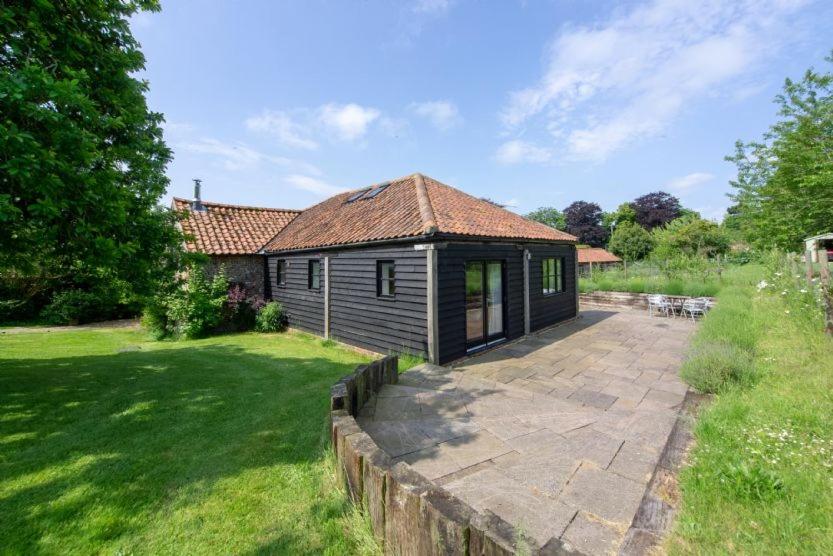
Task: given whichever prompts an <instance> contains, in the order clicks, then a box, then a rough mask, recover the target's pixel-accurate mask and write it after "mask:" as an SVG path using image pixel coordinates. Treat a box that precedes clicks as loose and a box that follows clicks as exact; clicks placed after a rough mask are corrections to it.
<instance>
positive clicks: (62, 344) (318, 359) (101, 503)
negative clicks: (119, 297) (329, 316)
mask: <svg viewBox="0 0 833 556" xmlns="http://www.w3.org/2000/svg"><path fill="white" fill-rule="evenodd" d="M365 360H367V358H366V357H364V356H362V355H358V354H356V353H355V352H352V351H349V350H346V349H342V348H340V347H334V346H331V345H324V344H323V343H322V342H321V340H319V339H316V338H313V337H311V336H307V335H303V334H298V333H287V334H282V335H277V334H237V335H229V336H221V337H216V338H210V339H206V340H199V341H190V342H153V341H150V340H149V339H148V338H147V336H146V335H145V334H144V333H142V332H141V331H137V330H95V331H74V332H49V333H46V332H32V333H26V334H14V335H11V334H9V335H3V336H0V553H6V552H8V553H25V554H32V553H39V552H40V553H83V554H88V553H109V554H113V553H153V554H157V553H169V554H170V553H177V554H202V553H226V554H228V553H235V554H253V553H270V552H274V553H293V554H298V553H331V554H344V553H356V552H364V551H368V550H371V551H372V550H373V549H374V548H375V547H374V546H373V545H372V542H368V539H367V538H366V531H365V528H364V527H363V525H364V524H363V523H361V518H359V517H357V514H356V512H354V511H351V510H350V509H349V506H348V505H347V504H346V503H345V498H344V495H343V491H341V490H340V489H339V488H338V487H337V485H336V481H335V479H334V476H333V463H332V457H331V456H330V455H329V453H328V449H327V446H328V435H327V409H328V401H329V398H328V394H329V387H330V385H331V384H332V383H333V382H334V381H335V380H337V379H338V378H339V377H341V376H343V375H345V374H347V373H349V372H350V371H352V369H353V368H354V367H355V366H356V365H357V364H358V363H360V362H362V361H365Z"/></svg>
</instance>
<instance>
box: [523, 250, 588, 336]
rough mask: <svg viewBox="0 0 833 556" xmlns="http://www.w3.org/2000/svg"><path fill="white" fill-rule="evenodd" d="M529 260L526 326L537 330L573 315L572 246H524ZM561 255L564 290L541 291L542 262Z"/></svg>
mask: <svg viewBox="0 0 833 556" xmlns="http://www.w3.org/2000/svg"><path fill="white" fill-rule="evenodd" d="M527 249H529V252H530V254H531V255H532V258H531V260H530V261H529V325H530V330H540V329H541V328H546V327H547V326H550V325H553V324H556V323H558V322H561V321H563V320H566V319H569V318H572V317H574V316H576V295H578V294H577V292H576V248H575V246H574V245H527ZM559 257H560V258H562V260H563V267H562V274H563V280H564V291H563V292H559V293H554V294H546V295H545V294H544V292H543V269H542V264H541V263H542V261H543V260H544V259H547V258H559Z"/></svg>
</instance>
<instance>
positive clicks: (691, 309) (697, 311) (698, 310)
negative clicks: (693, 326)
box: [680, 298, 707, 321]
mask: <svg viewBox="0 0 833 556" xmlns="http://www.w3.org/2000/svg"><path fill="white" fill-rule="evenodd" d="M706 309H707V306H706V300H705V299H699V298H697V299H686V300H685V301H683V308H682V311H680V314H681V315H682V316H685V315H686V313H688V315H689V316H690V317H691V320H692V321H695V320H697V317H702V316H704V315H705V314H706Z"/></svg>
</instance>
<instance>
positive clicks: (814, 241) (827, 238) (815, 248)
mask: <svg viewBox="0 0 833 556" xmlns="http://www.w3.org/2000/svg"><path fill="white" fill-rule="evenodd" d="M804 249H805V250H807V251H810V253H811V256H812V258H813V262H814V263H817V262H819V249H824V250H826V251H827V258H828V260H831V261H833V233H829V234H821V235H818V236H813V237H808V238H807V239H805V240H804Z"/></svg>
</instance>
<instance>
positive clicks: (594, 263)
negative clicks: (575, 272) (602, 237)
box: [576, 247, 622, 274]
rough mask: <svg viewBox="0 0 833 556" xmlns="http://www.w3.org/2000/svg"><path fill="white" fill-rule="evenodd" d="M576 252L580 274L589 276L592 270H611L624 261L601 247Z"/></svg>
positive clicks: (580, 249)
mask: <svg viewBox="0 0 833 556" xmlns="http://www.w3.org/2000/svg"><path fill="white" fill-rule="evenodd" d="M576 251H577V252H578V269H579V273H580V274H588V273H590V272H591V270H599V269H605V268H609V267H611V266H616V265H618V264H620V263H621V262H622V259H620V258H619V257H617V256H616V255H614V254H613V253H611V252H610V251H607V250H605V249H602V248H601V247H584V248H579V249H577V250H576Z"/></svg>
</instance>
